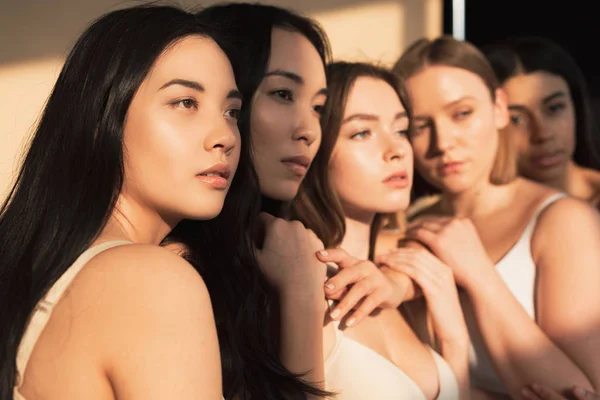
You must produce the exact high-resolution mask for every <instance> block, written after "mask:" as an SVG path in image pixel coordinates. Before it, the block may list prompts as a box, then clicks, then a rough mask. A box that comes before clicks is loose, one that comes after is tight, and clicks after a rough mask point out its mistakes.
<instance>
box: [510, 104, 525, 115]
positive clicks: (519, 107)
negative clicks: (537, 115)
mask: <svg viewBox="0 0 600 400" xmlns="http://www.w3.org/2000/svg"><path fill="white" fill-rule="evenodd" d="M508 111H520V112H522V113H526V112H529V110H528V109H527V107H525V106H522V105H520V104H509V105H508Z"/></svg>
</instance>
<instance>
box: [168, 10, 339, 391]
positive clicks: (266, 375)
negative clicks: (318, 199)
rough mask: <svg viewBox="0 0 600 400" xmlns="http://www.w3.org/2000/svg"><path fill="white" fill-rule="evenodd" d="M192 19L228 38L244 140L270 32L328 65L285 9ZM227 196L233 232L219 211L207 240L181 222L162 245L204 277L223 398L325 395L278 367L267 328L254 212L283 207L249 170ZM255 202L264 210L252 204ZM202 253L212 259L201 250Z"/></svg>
mask: <svg viewBox="0 0 600 400" xmlns="http://www.w3.org/2000/svg"><path fill="white" fill-rule="evenodd" d="M197 16H198V18H201V19H202V20H203V21H205V22H206V23H210V24H212V25H213V26H214V27H215V28H217V29H218V30H219V31H220V34H221V35H223V36H224V38H225V39H226V40H225V42H224V43H223V44H222V48H223V49H224V50H225V53H226V54H227V56H228V57H229V59H230V61H231V64H232V66H233V70H234V74H235V77H236V82H237V85H238V88H239V90H240V91H241V92H242V95H243V98H244V106H243V107H242V112H241V115H240V119H239V127H240V132H241V133H242V135H244V136H245V137H249V135H250V115H251V113H252V107H251V102H252V98H253V96H254V93H255V92H256V90H257V88H258V86H259V85H260V83H261V81H262V80H263V78H264V76H265V74H266V72H267V67H268V63H269V58H270V54H271V33H272V30H273V28H274V27H281V28H284V29H290V30H293V31H297V32H299V33H301V34H302V35H304V36H305V37H306V38H307V39H308V40H309V41H310V42H311V43H312V44H313V45H314V47H315V48H316V49H317V51H318V53H319V54H320V56H321V58H322V60H323V65H324V66H325V64H326V63H327V61H328V60H329V54H330V50H329V44H328V42H327V39H326V37H325V34H324V33H323V31H322V30H321V29H320V28H319V27H318V25H316V24H315V23H314V22H312V21H311V20H309V19H307V18H304V17H302V16H299V15H296V14H294V13H292V12H290V11H288V10H285V9H282V8H279V7H273V6H266V5H260V4H244V3H233V4H225V5H217V6H212V7H208V8H206V9H204V10H202V11H200V12H199V13H198V14H197ZM246 147H248V146H246ZM250 157H251V156H250V153H249V152H247V151H244V154H243V158H244V159H245V160H247V161H248V162H249V161H250ZM230 193H231V195H232V196H238V195H240V196H243V199H244V200H243V201H240V202H227V201H226V202H225V209H227V208H228V207H229V208H237V211H236V215H238V218H240V221H241V222H242V223H241V224H239V223H238V225H237V227H238V229H232V223H231V221H227V220H225V219H224V217H223V215H224V213H221V215H219V216H218V217H217V218H216V219H214V220H212V221H207V222H206V224H208V225H210V226H212V227H213V230H212V236H211V237H209V238H207V237H204V236H203V235H201V234H200V233H199V232H198V229H197V226H198V223H197V222H195V221H184V222H183V223H181V224H179V225H178V226H177V227H176V228H175V229H174V230H173V232H171V234H170V235H169V236H168V238H167V242H170V243H173V242H176V243H181V244H183V245H184V246H185V248H186V251H185V253H184V256H185V257H186V258H187V259H188V260H189V261H190V262H191V263H192V264H194V265H195V266H196V268H197V269H198V270H200V271H201V274H202V277H203V278H204V281H205V282H206V286H207V288H208V291H209V293H210V296H211V300H212V305H213V309H214V315H215V320H216V325H217V333H218V337H219V346H220V349H221V362H222V367H223V393H224V396H225V398H226V399H228V400H229V399H240V400H245V399H304V398H306V395H307V394H313V395H320V396H326V395H327V393H326V392H324V391H321V390H319V389H317V388H315V387H314V386H312V385H311V384H310V383H308V382H305V381H303V380H302V377H301V376H299V375H295V374H293V373H291V372H290V371H289V370H287V369H286V368H285V367H284V366H283V364H282V363H281V361H280V358H279V351H278V344H277V341H276V335H274V334H273V329H272V328H273V321H274V320H275V319H276V316H277V314H276V310H275V308H276V306H275V302H274V301H273V299H275V298H276V297H275V294H274V292H273V290H272V288H271V287H270V286H269V284H268V282H267V280H266V278H265V276H264V274H263V273H262V271H261V270H260V267H259V265H258V263H257V261H256V259H255V256H254V247H255V241H254V237H255V236H254V233H255V232H256V220H257V216H258V214H259V212H260V211H261V210H267V211H273V213H277V209H279V208H280V206H281V204H277V203H278V202H274V201H272V200H270V199H266V198H262V196H261V193H260V188H259V185H258V177H257V175H256V172H255V170H254V169H253V168H248V169H243V170H242V169H238V172H237V173H236V176H235V179H234V181H233V183H232V187H231V189H230ZM259 200H261V205H259V204H258V203H257V201H259ZM225 209H224V210H225ZM323 212H328V211H327V210H326V209H324V210H323ZM206 248H209V249H210V253H207V252H206V251H204V249H206ZM234 248H235V249H237V250H236V252H235V253H233V252H232V249H234ZM207 255H209V256H211V257H219V258H220V259H221V260H222V263H221V268H206V267H205V265H208V264H207V263H206V259H205V257H206V256H207ZM231 260H233V262H232V261H231ZM306 372H308V371H306Z"/></svg>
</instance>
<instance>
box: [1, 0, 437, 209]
mask: <svg viewBox="0 0 600 400" xmlns="http://www.w3.org/2000/svg"><path fill="white" fill-rule="evenodd" d="M218 2H220V1H210V0H209V1H204V2H202V4H203V5H209V4H213V3H218ZM263 2H264V3H268V4H275V5H279V6H283V7H288V8H292V9H295V10H297V11H299V12H301V13H304V14H306V15H308V16H311V17H313V18H315V19H316V20H317V21H319V22H320V23H321V24H322V25H323V27H324V28H325V30H326V31H327V33H328V35H329V37H330V39H331V43H332V47H333V53H334V58H336V59H347V60H368V61H376V62H381V63H383V64H386V65H389V64H391V63H393V62H394V61H395V60H396V59H397V58H398V56H399V55H400V53H401V52H402V50H403V49H404V48H405V47H406V46H407V45H408V44H409V43H410V42H412V41H413V40H415V39H417V38H419V37H422V36H428V37H435V36H437V35H439V34H440V33H441V29H442V0H389V1H377V0H270V1H269V0H267V1H263ZM131 4H139V2H134V3H132V2H123V1H119V0H53V1H46V0H19V1H17V0H0V49H1V50H0V198H3V197H4V195H5V194H6V191H7V189H8V187H9V186H10V184H11V182H12V179H13V177H14V173H15V170H16V169H17V167H18V164H19V159H20V156H21V153H22V151H21V150H22V148H23V147H24V145H25V143H26V141H27V139H28V136H29V134H30V133H31V131H32V128H33V127H34V126H35V122H36V120H37V118H38V117H39V113H40V110H41V109H42V107H43V105H44V102H45V101H46V98H47V97H48V95H49V93H50V90H51V89H52V86H53V84H54V82H55V80H56V77H57V76H58V73H59V72H60V68H61V66H62V62H63V59H64V56H65V54H66V53H67V52H68V50H69V48H70V46H71V45H72V44H73V43H74V41H75V40H76V39H77V37H78V35H79V34H80V33H81V32H82V30H83V29H84V28H85V27H86V26H87V25H89V23H90V22H91V21H93V20H94V19H95V18H97V17H98V16H100V15H101V14H103V13H105V12H108V11H110V10H113V9H116V8H119V7H124V6H128V5H131ZM177 4H180V5H182V6H186V7H197V4H198V1H192V0H179V1H177Z"/></svg>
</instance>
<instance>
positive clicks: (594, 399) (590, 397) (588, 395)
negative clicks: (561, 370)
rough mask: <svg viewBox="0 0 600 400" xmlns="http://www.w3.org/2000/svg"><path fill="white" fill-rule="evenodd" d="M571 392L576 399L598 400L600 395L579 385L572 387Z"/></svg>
mask: <svg viewBox="0 0 600 400" xmlns="http://www.w3.org/2000/svg"><path fill="white" fill-rule="evenodd" d="M573 394H574V395H575V397H576V398H577V399H578V400H598V399H600V396H598V395H597V394H594V393H592V392H590V391H589V390H586V389H584V388H582V387H579V386H574V387H573Z"/></svg>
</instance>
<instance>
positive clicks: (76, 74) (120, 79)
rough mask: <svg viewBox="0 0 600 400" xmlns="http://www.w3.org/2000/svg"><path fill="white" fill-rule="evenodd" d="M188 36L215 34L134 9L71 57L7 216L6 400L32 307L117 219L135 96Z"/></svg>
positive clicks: (1, 344)
mask: <svg viewBox="0 0 600 400" xmlns="http://www.w3.org/2000/svg"><path fill="white" fill-rule="evenodd" d="M190 35H201V36H213V33H211V32H210V31H209V28H207V27H205V26H203V25H201V24H200V23H198V19H197V18H196V17H195V15H193V14H190V13H187V12H185V11H183V10H180V9H178V8H173V7H161V6H140V7H133V8H128V9H123V10H118V11H114V12H111V13H109V14H106V15H105V16H103V17H101V18H100V19H98V20H97V21H95V22H94V23H93V24H92V25H91V26H90V27H89V28H88V29H87V30H86V31H85V32H84V33H83V35H82V36H81V37H80V38H79V40H78V41H77V42H76V44H75V46H74V48H73V49H72V51H71V52H70V54H69V55H68V57H67V59H66V62H65V64H64V67H63V69H62V71H61V73H60V75H59V77H58V80H57V82H56V84H55V86H54V89H53V90H52V93H51V95H50V97H49V99H48V101H47V104H46V106H45V109H44V110H43V113H42V116H41V119H40V122H39V124H38V126H37V128H36V130H35V132H34V135H33V137H32V140H31V142H30V144H29V148H28V151H27V153H26V155H25V157H24V160H23V163H22V166H21V168H20V170H19V173H18V175H17V178H16V182H15V184H14V186H13V187H12V189H11V190H10V192H9V195H8V197H7V199H6V200H5V202H4V203H3V205H2V208H1V209H0V399H1V400H8V399H12V398H13V386H14V385H15V383H16V379H17V371H16V361H15V359H16V355H17V350H18V346H19V343H20V341H21V337H22V335H23V333H24V331H25V328H26V325H27V323H28V320H29V317H30V315H31V313H32V311H33V310H34V307H35V306H36V304H37V303H38V301H39V300H40V299H41V298H42V297H43V296H44V295H45V294H46V293H47V291H48V290H49V289H50V287H52V285H53V284H54V283H55V282H56V281H57V280H58V278H59V277H60V276H61V275H63V273H64V272H65V271H66V270H67V269H68V268H69V266H71V265H72V264H73V262H74V261H75V260H76V258H77V257H78V256H79V255H81V253H82V252H83V251H85V249H86V248H88V247H89V246H90V245H91V244H92V243H93V242H94V240H95V239H96V238H97V237H98V235H99V234H100V232H101V231H102V229H103V228H104V227H105V225H106V223H107V221H108V219H109V217H110V215H111V213H112V211H113V209H114V206H115V202H116V200H117V197H118V195H119V193H120V192H121V188H122V185H123V171H124V169H123V127H124V124H125V118H126V115H127V111H128V109H129V106H130V103H131V101H132V98H133V96H134V94H135V93H136V91H137V90H138V88H139V86H140V84H141V83H142V82H143V80H144V79H145V77H146V75H147V74H148V73H149V71H150V69H151V68H152V65H153V64H154V63H155V61H156V60H157V58H158V57H159V56H160V55H161V54H162V53H163V51H164V50H165V49H167V48H168V47H170V46H171V45H173V44H174V43H176V42H177V41H178V40H180V39H182V38H184V37H187V36H190ZM209 61H210V60H207V62H209ZM234 211H235V210H234ZM231 220H232V221H235V220H237V217H236V216H233V217H231ZM231 251H234V250H231Z"/></svg>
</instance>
